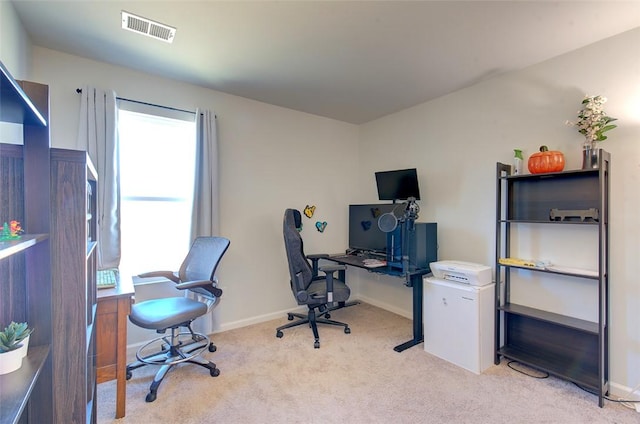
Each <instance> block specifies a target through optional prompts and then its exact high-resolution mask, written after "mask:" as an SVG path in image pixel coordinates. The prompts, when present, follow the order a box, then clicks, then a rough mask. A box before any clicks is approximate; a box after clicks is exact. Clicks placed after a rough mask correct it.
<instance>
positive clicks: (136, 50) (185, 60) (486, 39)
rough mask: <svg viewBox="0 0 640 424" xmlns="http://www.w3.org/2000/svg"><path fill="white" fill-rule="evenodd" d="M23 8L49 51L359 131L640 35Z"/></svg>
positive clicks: (270, 9) (343, 15)
mask: <svg viewBox="0 0 640 424" xmlns="http://www.w3.org/2000/svg"><path fill="white" fill-rule="evenodd" d="M12 2H13V4H14V6H15V9H16V12H17V13H18V16H19V17H20V19H21V20H22V23H23V25H24V27H25V29H26V31H27V32H28V33H29V35H30V37H31V39H32V41H33V43H34V44H35V45H38V46H42V47H46V48H50V49H54V50H59V51H62V52H67V53H70V54H74V55H78V56H83V57H87V58H90V59H95V60H99V61H103V62H108V63H112V64H115V65H121V66H126V67H129V68H133V69H137V70H140V71H144V72H147V73H150V74H157V75H160V76H163V77H168V78H173V79H177V80H181V81H185V82H189V83H192V84H196V85H199V86H203V87H208V88H211V89H214V90H218V91H222V92H226V93H231V94H235V95H238V96H242V97H247V98H251V99H255V100H260V101H263V102H267V103H271V104H274V105H278V106H283V107H287V108H291V109H295V110H300V111H304V112H308V113H312V114H316V115H321V116H326V117H330V118H334V119H338V120H341V121H345V122H351V123H355V124H360V123H364V122H367V121H370V120H373V119H376V118H379V117H381V116H384V115H387V114H389V113H393V112H396V111H399V110H402V109H405V108H407V107H410V106H414V105H416V104H419V103H422V102H425V101H428V100H430V99H433V98H436V97H439V96H442V95H445V94H447V93H450V92H452V91H455V90H458V89H460V88H463V87H467V86H470V85H472V84H474V83H476V82H478V81H481V80H483V79H485V78H489V77H492V76H494V75H498V74H500V73H503V72H508V71H512V70H517V69H522V68H524V67H526V66H529V65H533V64H536V63H539V62H541V61H544V60H547V59H550V58H552V57H554V56H558V55H561V54H563V53H566V52H568V51H571V50H575V49H577V48H580V47H582V46H585V45H588V44H591V43H594V42H596V41H599V40H601V39H604V38H607V37H610V36H613V35H616V34H619V33H622V32H624V31H627V30H630V29H633V28H637V27H640V1H630V2H623V1H589V2H576V1H562V2H558V1H533V2H525V1H497V2H486V1H466V2H464V1H412V2H403V1H226V2H223V1H213V0H209V1H178V0H174V1H166V0H165V1H153V0H144V1H115V0H110V1H86V0H85V1H82V0H74V1H57V0H47V1H33V0H13V1H12ZM121 10H126V11H128V12H131V13H134V14H136V15H140V16H143V17H146V18H149V19H152V20H155V21H158V22H160V23H163V24H167V25H171V26H174V27H176V28H177V33H176V37H175V41H174V43H173V44H167V43H164V42H161V41H156V40H154V39H152V38H148V37H144V36H142V35H139V34H136V33H133V32H130V31H125V30H123V29H121V22H120V12H121ZM629 53H630V54H640V47H639V46H633V48H632V49H630V52H629ZM594 60H597V58H594ZM87 82H89V83H90V81H87ZM79 83H80V82H79Z"/></svg>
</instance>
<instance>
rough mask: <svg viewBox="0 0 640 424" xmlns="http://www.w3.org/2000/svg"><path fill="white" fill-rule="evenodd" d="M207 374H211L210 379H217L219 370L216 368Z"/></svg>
mask: <svg viewBox="0 0 640 424" xmlns="http://www.w3.org/2000/svg"><path fill="white" fill-rule="evenodd" d="M209 374H211V377H217V376H219V375H220V370H219V369H218V368H214V369H212V370H211V371H209Z"/></svg>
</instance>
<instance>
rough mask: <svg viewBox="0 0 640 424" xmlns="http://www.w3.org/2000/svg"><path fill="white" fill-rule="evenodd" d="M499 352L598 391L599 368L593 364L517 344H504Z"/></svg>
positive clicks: (506, 356)
mask: <svg viewBox="0 0 640 424" xmlns="http://www.w3.org/2000/svg"><path fill="white" fill-rule="evenodd" d="M498 353H499V354H500V355H502V356H504V357H505V358H508V359H511V360H513V361H517V362H520V363H522V364H524V365H528V366H530V367H533V368H535V369H538V370H540V371H544V372H548V373H549V374H552V375H555V376H556V377H560V378H562V379H564V380H568V381H572V382H574V383H576V384H579V385H580V386H584V387H586V388H589V389H592V390H594V391H598V368H597V367H594V366H593V365H592V364H585V363H584V362H577V363H576V361H575V358H560V357H557V356H553V357H550V356H549V355H548V353H547V352H546V351H544V350H527V351H525V350H522V349H519V348H518V347H517V346H503V347H502V348H500V349H499V350H498Z"/></svg>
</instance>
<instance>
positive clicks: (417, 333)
mask: <svg viewBox="0 0 640 424" xmlns="http://www.w3.org/2000/svg"><path fill="white" fill-rule="evenodd" d="M411 286H412V288H413V339H412V340H409V341H408V342H404V343H402V344H399V345H398V346H396V347H394V348H393V350H395V351H396V352H402V351H403V350H406V349H409V348H410V347H412V346H415V345H417V344H420V343H422V342H423V341H424V333H423V332H422V275H413V276H412V277H411Z"/></svg>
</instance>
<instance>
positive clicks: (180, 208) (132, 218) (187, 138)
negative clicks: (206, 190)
mask: <svg viewBox="0 0 640 424" xmlns="http://www.w3.org/2000/svg"><path fill="white" fill-rule="evenodd" d="M140 107H141V106H140V105H137V104H134V103H131V104H130V102H126V101H120V105H119V114H118V132H119V139H120V145H119V149H120V152H119V154H120V198H121V205H120V206H121V213H120V218H121V226H120V229H121V243H122V259H121V261H120V266H121V268H122V269H126V270H127V271H130V272H131V273H133V274H134V275H135V274H138V273H142V272H147V271H158V270H177V269H178V268H179V266H180V264H181V262H182V260H183V259H184V257H185V255H186V254H187V251H188V250H189V243H190V228H191V227H190V226H191V203H192V199H193V188H194V173H195V145H196V132H195V131H196V129H195V117H194V115H193V114H189V113H184V114H181V115H182V116H180V115H178V116H176V113H175V112H174V111H171V110H164V109H162V108H159V107H150V106H146V105H145V106H143V107H144V108H145V109H144V110H143V111H142V112H141V111H140ZM150 108H151V110H150ZM167 113H171V114H172V115H173V116H166V115H167ZM161 114H162V115H161Z"/></svg>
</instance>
